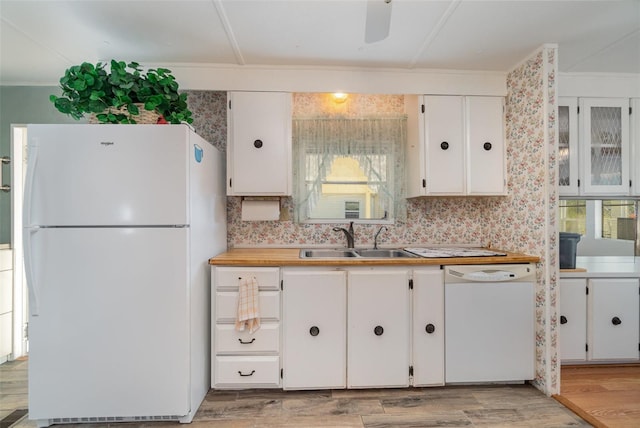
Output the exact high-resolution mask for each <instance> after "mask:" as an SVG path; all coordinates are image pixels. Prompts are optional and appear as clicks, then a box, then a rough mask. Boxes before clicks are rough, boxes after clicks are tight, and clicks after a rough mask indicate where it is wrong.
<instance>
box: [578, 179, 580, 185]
mask: <svg viewBox="0 0 640 428" xmlns="http://www.w3.org/2000/svg"><path fill="white" fill-rule="evenodd" d="M578 187H580V179H578Z"/></svg>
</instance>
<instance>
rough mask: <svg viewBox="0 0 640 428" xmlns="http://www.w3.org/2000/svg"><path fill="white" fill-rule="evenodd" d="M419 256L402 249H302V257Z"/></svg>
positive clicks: (368, 257) (385, 257)
mask: <svg viewBox="0 0 640 428" xmlns="http://www.w3.org/2000/svg"><path fill="white" fill-rule="evenodd" d="M412 257H418V256H416V255H415V254H412V253H409V252H408V251H404V250H400V249H354V248H340V249H324V248H319V249H302V250H300V258H303V259H344V258H366V259H396V258H412Z"/></svg>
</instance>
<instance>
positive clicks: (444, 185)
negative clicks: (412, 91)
mask: <svg viewBox="0 0 640 428" xmlns="http://www.w3.org/2000/svg"><path fill="white" fill-rule="evenodd" d="M462 103H463V97H449V96H425V97H424V106H425V112H424V134H425V135H424V138H425V145H426V148H427V149H426V174H427V179H426V189H427V191H426V194H427V195H462V194H464V192H465V188H464V185H465V169H464V162H465V153H464V152H465V149H464V130H463V117H462V114H463V107H462Z"/></svg>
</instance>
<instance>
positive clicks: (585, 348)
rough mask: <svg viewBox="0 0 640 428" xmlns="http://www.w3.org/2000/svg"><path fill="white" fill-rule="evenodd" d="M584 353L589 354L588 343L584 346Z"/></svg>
mask: <svg viewBox="0 0 640 428" xmlns="http://www.w3.org/2000/svg"><path fill="white" fill-rule="evenodd" d="M584 351H585V352H589V344H588V343H585V344H584Z"/></svg>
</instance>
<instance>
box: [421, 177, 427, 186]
mask: <svg viewBox="0 0 640 428" xmlns="http://www.w3.org/2000/svg"><path fill="white" fill-rule="evenodd" d="M422 187H424V188H426V187H427V180H426V179H424V178H423V179H422Z"/></svg>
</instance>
